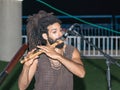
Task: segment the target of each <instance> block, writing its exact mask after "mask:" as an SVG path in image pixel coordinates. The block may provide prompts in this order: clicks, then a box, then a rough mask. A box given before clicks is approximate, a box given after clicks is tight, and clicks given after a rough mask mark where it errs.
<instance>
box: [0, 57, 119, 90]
mask: <svg viewBox="0 0 120 90" xmlns="http://www.w3.org/2000/svg"><path fill="white" fill-rule="evenodd" d="M83 62H84V65H85V69H86V76H85V78H83V79H80V78H78V77H76V76H74V90H108V85H107V79H106V71H107V65H106V60H105V59H83ZM118 63H119V62H118ZM7 64H8V63H7V62H3V61H0V72H2V71H3V70H4V68H5V67H6V66H7ZM21 69H22V65H21V64H20V63H18V64H17V65H16V66H15V68H14V69H13V70H12V72H11V73H9V74H8V76H7V78H6V79H5V80H4V82H3V83H2V84H1V85H0V90H18V85H17V80H18V77H19V74H20V72H21ZM110 71H111V90H120V67H118V66H117V65H115V64H111V65H110ZM32 87H33V82H32V83H31V85H30V86H29V88H28V89H27V90H32Z"/></svg>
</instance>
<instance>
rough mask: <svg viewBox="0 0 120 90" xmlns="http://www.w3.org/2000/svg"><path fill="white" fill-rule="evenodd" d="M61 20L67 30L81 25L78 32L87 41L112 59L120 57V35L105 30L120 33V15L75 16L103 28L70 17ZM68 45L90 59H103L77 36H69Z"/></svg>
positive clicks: (24, 40)
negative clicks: (72, 26)
mask: <svg viewBox="0 0 120 90" xmlns="http://www.w3.org/2000/svg"><path fill="white" fill-rule="evenodd" d="M58 17H59V18H60V19H62V20H63V21H64V23H63V24H62V27H63V28H65V29H66V30H67V29H68V28H69V27H70V26H71V25H72V24H73V23H79V24H80V27H81V28H80V29H78V31H77V32H79V33H81V30H82V32H83V34H84V37H85V39H86V40H88V41H90V42H92V43H93V44H94V45H95V46H96V47H98V48H99V49H101V50H102V51H103V52H105V53H107V54H108V55H110V56H112V57H116V58H117V57H118V58H119V57H120V33H115V32H113V31H111V30H107V29H104V28H108V29H112V30H114V31H116V32H120V15H116V16H113V15H92V16H91V15H90V16H88V15H86V16H85V15H84V16H75V17H76V18H80V19H83V20H85V21H86V22H90V23H92V24H95V25H97V26H100V27H103V28H100V27H95V26H93V25H91V24H86V23H83V22H80V21H76V20H73V19H72V18H70V17H68V16H58ZM26 19H27V16H23V22H24V20H25V21H26ZM25 24H26V23H23V29H22V35H23V36H22V40H23V43H24V42H26V43H27V36H26V25H25ZM66 43H68V44H70V45H73V46H74V47H77V48H78V49H79V50H80V51H81V55H82V56H88V57H103V55H102V54H101V53H100V52H99V51H98V50H97V49H95V48H94V47H93V46H91V45H90V44H88V43H86V41H85V40H82V39H81V37H79V36H78V37H76V36H68V38H67V41H66Z"/></svg>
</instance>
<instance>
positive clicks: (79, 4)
mask: <svg viewBox="0 0 120 90" xmlns="http://www.w3.org/2000/svg"><path fill="white" fill-rule="evenodd" d="M39 10H45V11H48V12H53V13H54V14H55V15H57V17H58V18H60V19H61V20H62V21H63V24H62V27H63V28H64V29H65V30H68V29H69V28H70V26H71V25H73V24H74V23H78V25H77V26H75V27H74V28H73V29H74V30H76V31H77V32H78V33H79V34H80V35H82V36H84V37H81V36H77V37H76V36H75V35H70V36H68V38H67V41H66V42H67V43H68V44H70V45H73V46H74V47H77V48H78V49H79V50H80V52H81V57H82V60H83V63H84V65H85V69H86V76H85V78H83V79H80V78H78V77H76V76H74V90H109V87H108V82H109V83H111V90H120V86H119V85H120V72H119V71H120V65H119V59H120V5H119V0H97V1H96V0H74V1H73V0H0V12H1V14H0V72H1V73H0V90H18V85H17V80H18V77H19V74H20V72H21V70H22V66H23V65H22V64H21V63H19V61H20V59H21V57H22V56H23V55H24V53H25V51H26V50H27V47H24V48H22V50H23V49H24V52H21V50H20V47H22V46H23V45H24V44H26V43H27V36H26V24H27V18H28V17H29V16H30V15H33V14H35V13H38V11H39ZM83 38H85V40H84V39H83ZM91 44H92V45H91ZM95 47H97V48H95ZM19 52H20V53H19ZM111 60H112V61H111ZM108 65H109V69H110V72H109V73H110V79H111V80H109V81H107V80H108V79H107V77H108V76H107V70H108ZM3 78H5V79H4V80H2V79H3ZM33 87H34V79H33V81H32V83H31V85H30V86H29V87H28V89H27V90H33Z"/></svg>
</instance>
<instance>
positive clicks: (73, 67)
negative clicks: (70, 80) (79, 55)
mask: <svg viewBox="0 0 120 90" xmlns="http://www.w3.org/2000/svg"><path fill="white" fill-rule="evenodd" d="M58 60H59V61H60V62H61V63H62V64H63V65H64V66H65V67H66V68H67V69H68V70H69V71H70V72H72V73H73V74H75V75H77V76H78V77H80V78H83V77H84V76H85V70H84V66H83V64H80V63H76V62H74V61H72V60H68V59H67V58H65V57H63V56H62V55H61V56H59V58H58Z"/></svg>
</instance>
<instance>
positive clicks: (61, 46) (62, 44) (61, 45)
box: [48, 37, 64, 49]
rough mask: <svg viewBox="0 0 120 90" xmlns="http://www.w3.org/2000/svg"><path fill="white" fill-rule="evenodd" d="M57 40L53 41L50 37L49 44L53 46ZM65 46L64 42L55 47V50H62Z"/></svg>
mask: <svg viewBox="0 0 120 90" xmlns="http://www.w3.org/2000/svg"><path fill="white" fill-rule="evenodd" d="M56 40H57V39H56ZM56 40H53V39H51V38H50V37H48V42H49V43H50V45H51V44H53V43H55V42H56ZM63 46H64V42H62V43H60V44H58V45H57V46H55V48H58V49H62V48H63Z"/></svg>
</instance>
